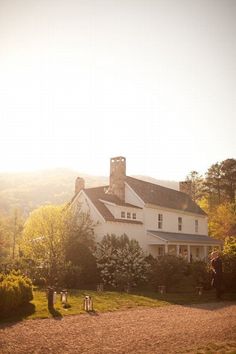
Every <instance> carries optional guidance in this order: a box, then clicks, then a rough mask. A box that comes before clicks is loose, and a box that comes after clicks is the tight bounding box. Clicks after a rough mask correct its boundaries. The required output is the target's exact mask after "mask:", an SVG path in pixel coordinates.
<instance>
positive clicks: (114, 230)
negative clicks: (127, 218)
mask: <svg viewBox="0 0 236 354" xmlns="http://www.w3.org/2000/svg"><path fill="white" fill-rule="evenodd" d="M95 233H96V241H97V242H99V241H101V240H102V238H103V236H104V235H106V234H115V235H116V236H121V235H123V234H126V235H127V236H128V237H129V239H135V240H137V241H138V242H139V245H140V246H141V247H142V248H143V250H144V251H146V250H147V240H146V235H145V232H144V227H143V225H138V224H129V223H122V222H110V221H109V222H106V223H104V224H100V225H98V226H96V227H95Z"/></svg>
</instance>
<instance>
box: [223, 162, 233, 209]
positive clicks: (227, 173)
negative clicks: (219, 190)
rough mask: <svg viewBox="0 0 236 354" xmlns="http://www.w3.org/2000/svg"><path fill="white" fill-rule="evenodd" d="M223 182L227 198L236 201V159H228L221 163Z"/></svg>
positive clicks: (231, 201)
mask: <svg viewBox="0 0 236 354" xmlns="http://www.w3.org/2000/svg"><path fill="white" fill-rule="evenodd" d="M221 170H222V184H223V190H224V194H225V197H226V200H227V201H229V202H230V203H233V202H236V200H235V198H236V194H235V193H236V160H235V159H227V160H224V161H222V163H221Z"/></svg>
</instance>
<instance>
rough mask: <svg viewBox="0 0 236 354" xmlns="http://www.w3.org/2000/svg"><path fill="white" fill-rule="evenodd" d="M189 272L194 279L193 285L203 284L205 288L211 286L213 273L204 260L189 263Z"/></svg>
mask: <svg viewBox="0 0 236 354" xmlns="http://www.w3.org/2000/svg"><path fill="white" fill-rule="evenodd" d="M188 272H189V275H190V276H191V278H192V279H193V286H194V287H195V286H203V287H204V289H209V288H210V283H211V273H210V270H209V266H208V265H207V264H206V263H205V262H203V261H195V262H192V263H189V264H188Z"/></svg>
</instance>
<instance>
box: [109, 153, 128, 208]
mask: <svg viewBox="0 0 236 354" xmlns="http://www.w3.org/2000/svg"><path fill="white" fill-rule="evenodd" d="M125 177H126V159H125V157H122V156H118V157H112V158H111V159H110V186H109V193H111V194H115V195H116V196H117V197H118V198H120V199H121V200H122V201H125Z"/></svg>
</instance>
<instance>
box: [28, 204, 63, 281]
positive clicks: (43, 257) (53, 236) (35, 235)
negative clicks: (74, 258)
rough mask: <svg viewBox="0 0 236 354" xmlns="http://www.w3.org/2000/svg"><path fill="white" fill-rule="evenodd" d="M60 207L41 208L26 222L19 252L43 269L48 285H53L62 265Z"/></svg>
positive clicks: (61, 213) (61, 212) (61, 219)
mask: <svg viewBox="0 0 236 354" xmlns="http://www.w3.org/2000/svg"><path fill="white" fill-rule="evenodd" d="M64 226H65V225H64V221H63V207H62V206H52V205H48V206H43V207H40V208H38V209H36V210H35V211H33V212H32V213H31V214H30V216H29V218H28V220H27V221H26V224H25V227H24V232H23V240H22V243H21V250H22V252H23V255H24V257H25V258H28V259H31V260H32V261H33V262H34V263H35V265H36V266H37V267H41V268H44V269H45V271H46V277H47V280H48V283H49V284H53V283H55V281H56V280H57V279H58V277H59V271H60V269H61V267H62V265H63V263H64V249H63V244H64V236H65V227H64Z"/></svg>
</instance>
